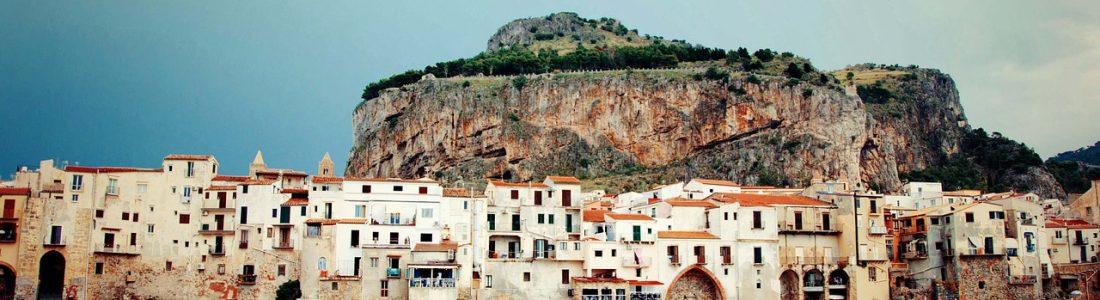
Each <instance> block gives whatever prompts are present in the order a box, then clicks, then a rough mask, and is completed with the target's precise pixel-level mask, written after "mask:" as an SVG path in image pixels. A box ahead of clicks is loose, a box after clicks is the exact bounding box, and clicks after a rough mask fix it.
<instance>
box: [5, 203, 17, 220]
mask: <svg viewBox="0 0 1100 300" xmlns="http://www.w3.org/2000/svg"><path fill="white" fill-rule="evenodd" d="M4 218H8V219H11V218H15V199H8V200H4Z"/></svg>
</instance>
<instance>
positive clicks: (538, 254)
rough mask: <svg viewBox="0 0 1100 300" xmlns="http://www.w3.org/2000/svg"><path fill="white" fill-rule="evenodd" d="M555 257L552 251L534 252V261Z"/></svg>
mask: <svg viewBox="0 0 1100 300" xmlns="http://www.w3.org/2000/svg"><path fill="white" fill-rule="evenodd" d="M556 257H557V255H556V254H555V253H554V250H542V251H538V250H536V251H535V258H536V259H554V258H556Z"/></svg>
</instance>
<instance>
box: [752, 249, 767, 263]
mask: <svg viewBox="0 0 1100 300" xmlns="http://www.w3.org/2000/svg"><path fill="white" fill-rule="evenodd" d="M752 263H753V264H757V265H759V264H763V263H764V249H762V248H760V247H753V248H752Z"/></svg>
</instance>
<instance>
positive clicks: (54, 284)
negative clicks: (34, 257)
mask: <svg viewBox="0 0 1100 300" xmlns="http://www.w3.org/2000/svg"><path fill="white" fill-rule="evenodd" d="M64 287H65V256H64V255H61V253H58V252H57V251H50V252H46V254H44V255H42V260H40V261H39V263H38V299H60V298H61V296H62V295H63V294H62V292H63V289H64Z"/></svg>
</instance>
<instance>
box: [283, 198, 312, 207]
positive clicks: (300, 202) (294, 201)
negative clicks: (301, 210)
mask: <svg viewBox="0 0 1100 300" xmlns="http://www.w3.org/2000/svg"><path fill="white" fill-rule="evenodd" d="M306 205H309V199H306V198H290V199H289V200H286V202H283V206H306Z"/></svg>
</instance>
